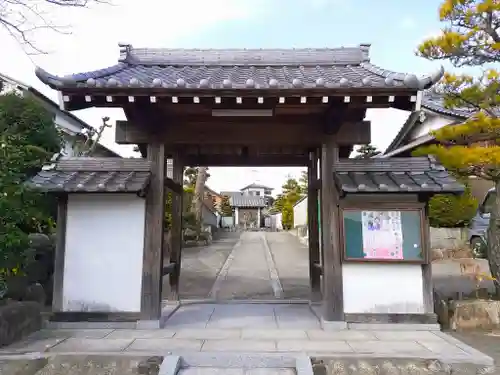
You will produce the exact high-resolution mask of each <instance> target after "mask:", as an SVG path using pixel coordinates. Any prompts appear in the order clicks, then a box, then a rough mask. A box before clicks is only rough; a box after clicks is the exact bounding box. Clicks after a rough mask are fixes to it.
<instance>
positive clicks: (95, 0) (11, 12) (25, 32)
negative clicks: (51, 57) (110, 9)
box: [0, 0, 112, 55]
mask: <svg viewBox="0 0 500 375" xmlns="http://www.w3.org/2000/svg"><path fill="white" fill-rule="evenodd" d="M92 4H108V5H112V4H111V3H110V2H108V1H107V0H0V26H2V27H3V28H4V29H5V30H7V32H8V33H9V34H10V35H11V36H12V37H13V38H14V39H15V40H16V41H17V42H18V43H20V44H21V46H22V48H23V49H24V51H25V52H26V53H27V54H30V55H31V54H45V53H47V51H44V50H43V49H42V48H41V47H39V46H38V44H37V42H36V41H35V40H34V32H35V31H40V30H44V29H45V30H51V31H54V32H56V33H60V34H70V31H69V28H70V26H69V25H57V24H55V23H53V22H52V20H51V17H50V15H51V14H52V13H55V12H56V8H57V7H66V8H88V7H90V6H91V5H92Z"/></svg>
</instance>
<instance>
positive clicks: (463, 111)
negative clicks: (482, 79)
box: [380, 89, 500, 157]
mask: <svg viewBox="0 0 500 375" xmlns="http://www.w3.org/2000/svg"><path fill="white" fill-rule="evenodd" d="M421 108H422V109H421V110H417V111H414V112H412V113H410V115H409V116H408V118H407V119H406V121H405V122H404V124H403V126H402V127H401V129H400V130H399V132H398V134H397V135H396V137H394V139H393V141H392V142H391V144H390V145H389V146H388V147H387V149H386V150H385V151H384V155H386V154H389V153H391V152H394V151H396V150H397V149H399V148H400V147H402V146H404V143H405V141H406V137H407V136H408V135H409V134H410V132H411V131H412V130H413V129H414V128H415V126H417V125H418V124H419V123H422V122H423V121H425V116H423V115H425V113H426V112H431V113H435V114H438V115H443V116H446V117H450V118H451V119H452V122H451V123H450V124H449V125H455V124H459V123H461V122H463V121H464V120H466V119H468V118H469V117H470V116H472V115H473V114H474V113H475V112H476V111H475V110H473V109H471V108H446V106H445V102H444V96H443V95H442V94H440V93H437V92H436V91H435V90H432V89H429V90H425V91H424V93H423V95H422V104H421ZM499 112H500V110H499ZM499 114H500V113H499ZM421 138H422V142H421V143H420V144H423V143H426V142H428V141H429V140H432V139H433V137H432V136H431V135H429V136H428V137H425V136H423V137H421ZM414 141H415V140H414ZM417 145H418V144H417ZM415 147H416V146H415ZM384 155H380V157H383V156H384Z"/></svg>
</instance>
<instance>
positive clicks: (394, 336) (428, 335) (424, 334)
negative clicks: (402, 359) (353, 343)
mask: <svg viewBox="0 0 500 375" xmlns="http://www.w3.org/2000/svg"><path fill="white" fill-rule="evenodd" d="M370 333H371V334H372V335H374V336H375V337H376V338H377V339H379V340H384V341H385V340H387V341H417V340H426V341H443V339H442V338H441V337H439V336H437V335H436V334H434V332H433V331H371V332H370Z"/></svg>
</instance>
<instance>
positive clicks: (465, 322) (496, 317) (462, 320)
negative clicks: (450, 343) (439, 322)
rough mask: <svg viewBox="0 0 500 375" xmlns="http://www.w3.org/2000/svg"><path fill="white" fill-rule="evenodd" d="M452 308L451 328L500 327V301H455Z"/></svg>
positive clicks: (458, 329)
mask: <svg viewBox="0 0 500 375" xmlns="http://www.w3.org/2000/svg"><path fill="white" fill-rule="evenodd" d="M450 309H451V311H452V316H451V319H450V328H451V329H453V330H457V331H460V330H468V329H487V330H489V329H498V328H500V301H487V300H465V301H454V302H453V303H452V304H451V306H450Z"/></svg>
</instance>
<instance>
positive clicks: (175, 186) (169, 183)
mask: <svg viewBox="0 0 500 375" xmlns="http://www.w3.org/2000/svg"><path fill="white" fill-rule="evenodd" d="M165 186H166V187H167V188H168V189H170V190H171V191H173V192H174V193H176V194H182V193H183V192H184V188H183V187H182V185H181V184H179V183H177V182H175V181H174V180H172V179H171V178H168V177H166V178H165Z"/></svg>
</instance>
